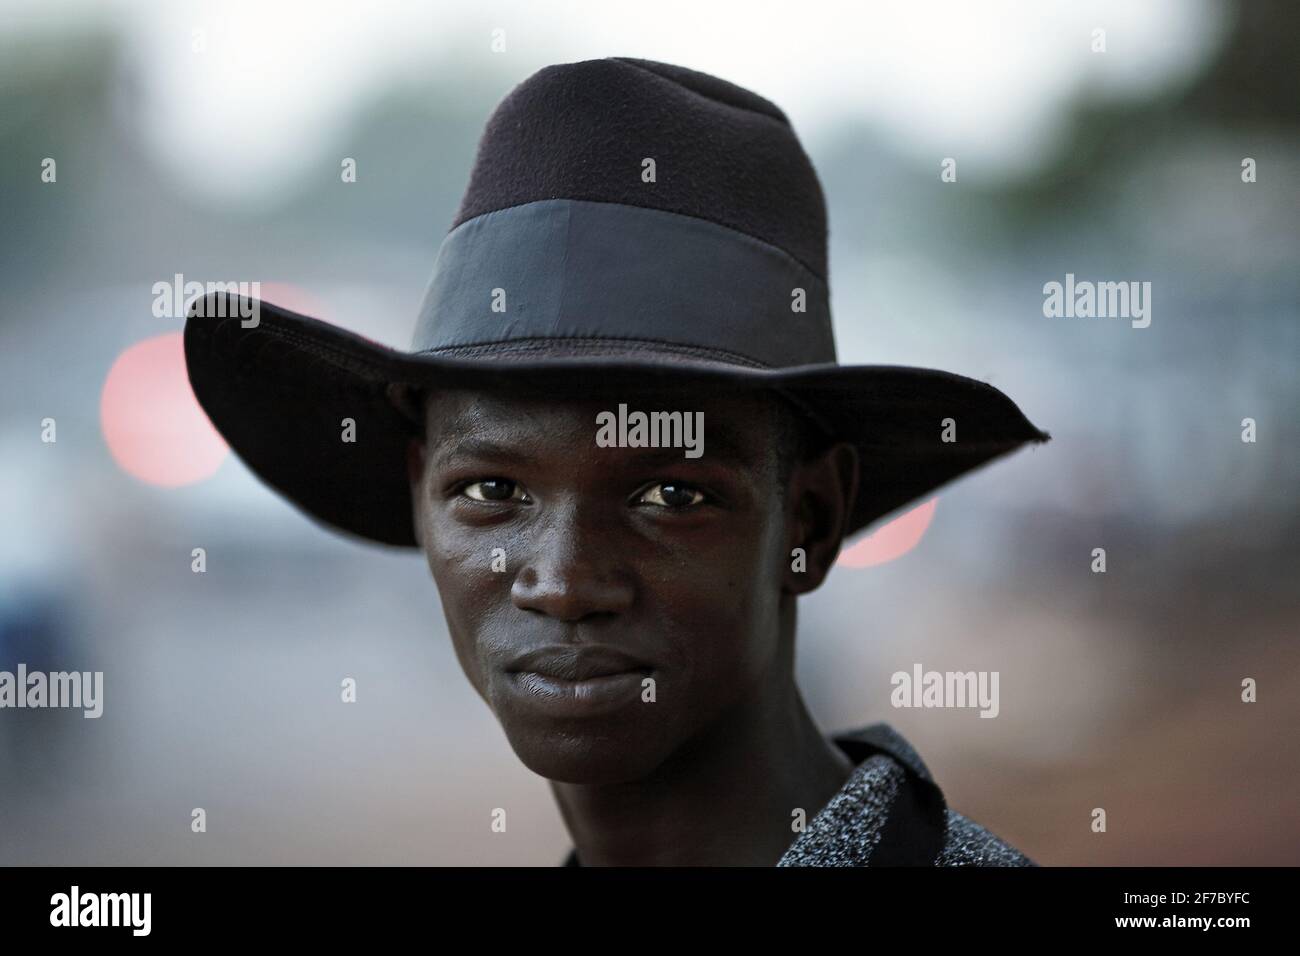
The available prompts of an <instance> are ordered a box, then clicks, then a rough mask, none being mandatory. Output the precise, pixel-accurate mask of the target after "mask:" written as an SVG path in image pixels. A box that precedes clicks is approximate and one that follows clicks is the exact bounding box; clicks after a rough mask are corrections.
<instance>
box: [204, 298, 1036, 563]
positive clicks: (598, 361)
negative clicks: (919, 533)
mask: <svg viewBox="0 0 1300 956" xmlns="http://www.w3.org/2000/svg"><path fill="white" fill-rule="evenodd" d="M199 301H201V302H203V308H202V309H201V312H202V314H201V315H199V314H196V311H199V310H196V309H195V308H194V307H192V308H191V310H190V315H189V317H188V318H187V320H186V323H185V334H184V342H185V362H186V366H187V369H188V373H189V379H190V384H191V386H192V387H193V389H194V394H195V397H196V398H197V399H198V401H199V404H200V405H201V406H202V407H203V409H204V411H205V412H206V413H207V415H208V417H209V418H210V419H211V420H212V423H213V425H215V426H216V428H217V430H218V431H219V432H220V433H221V434H222V436H223V437H224V438H225V439H226V441H227V442H228V443H229V445H230V447H231V448H232V449H233V450H234V451H235V453H236V454H237V455H238V456H239V457H240V458H241V459H242V460H243V461H244V463H245V464H246V465H247V466H248V467H249V469H250V470H252V472H253V473H254V474H256V475H257V476H258V477H259V478H260V479H261V480H262V481H264V482H265V483H266V484H268V485H270V486H271V487H272V488H274V489H275V490H276V491H278V492H280V494H282V495H284V496H285V497H286V498H288V499H289V500H290V501H291V502H293V504H295V505H296V506H297V507H298V508H300V509H302V510H303V511H304V512H306V513H307V514H308V515H310V516H312V517H313V518H315V519H317V520H318V521H320V522H323V523H324V524H325V525H327V526H329V527H331V528H332V529H335V530H339V531H343V532H345V533H348V534H352V535H356V536H358V537H360V538H363V539H365V540H367V541H371V542H378V543H382V544H388V545H395V546H399V547H415V546H416V540H415V534H414V530H413V526H412V510H411V499H410V488H409V485H408V481H407V472H406V447H407V442H408V440H409V438H410V436H411V423H410V420H409V418H408V417H407V416H405V415H404V414H403V413H402V412H401V411H400V410H399V409H398V408H397V407H396V406H395V405H394V404H393V402H392V401H391V400H390V391H389V387H390V386H391V385H393V384H395V383H405V384H409V385H411V386H414V387H417V388H437V387H439V386H441V387H453V386H466V385H477V386H478V387H482V388H487V389H491V388H502V389H505V388H508V387H509V386H510V384H511V383H512V382H514V381H517V380H518V379H519V378H521V377H527V378H534V379H539V380H545V379H547V378H555V377H558V378H559V379H562V380H563V381H565V382H566V383H569V384H577V385H590V386H592V387H597V386H600V385H602V384H605V383H610V382H615V383H618V384H619V385H622V386H629V387H631V386H633V385H635V384H636V383H638V382H643V383H645V384H654V383H659V384H662V383H665V382H671V381H674V380H681V379H690V380H692V381H693V382H695V383H697V384H700V385H705V386H707V385H709V384H710V383H712V384H714V385H717V386H719V387H722V388H729V389H734V388H736V387H753V388H766V389H774V390H778V391H780V392H782V393H784V394H786V395H787V396H788V397H790V398H792V399H794V400H795V401H796V402H798V403H800V404H801V405H803V406H804V407H805V408H807V409H808V410H810V411H812V412H813V413H814V414H815V415H816V416H817V417H818V418H819V420H820V421H821V422H823V423H824V425H825V426H826V427H827V428H828V429H829V430H830V431H831V432H832V433H833V434H834V435H835V436H837V437H839V438H842V439H843V440H845V441H848V442H851V443H852V444H854V445H856V446H857V449H858V452H859V460H860V469H861V470H860V481H859V492H858V495H857V500H856V501H855V502H854V505H853V509H852V513H851V517H850V520H849V524H848V529H847V531H846V537H848V536H850V535H853V534H855V533H857V532H859V531H861V530H863V529H864V528H866V527H867V526H868V525H870V524H871V523H873V522H874V521H876V520H878V519H880V518H882V517H885V516H886V515H889V514H890V513H892V512H894V511H896V510H898V509H900V508H902V507H904V506H906V505H908V504H910V503H913V502H915V501H916V500H917V499H919V498H921V497H922V496H925V495H927V494H930V493H931V492H934V491H935V490H936V489H938V488H940V487H942V486H943V485H946V484H948V483H949V482H951V481H953V480H954V479H955V478H958V477H959V476H961V475H964V474H966V473H968V472H970V471H973V470H974V469H976V468H979V467H980V466H982V465H984V464H987V463H988V462H990V461H992V460H993V459H995V458H998V457H1000V456H1002V455H1005V454H1007V453H1008V452H1011V451H1013V450H1015V449H1017V448H1019V447H1020V446H1022V445H1024V444H1026V443H1038V442H1045V441H1048V440H1049V439H1050V437H1051V436H1050V435H1049V434H1048V433H1046V432H1043V431H1040V430H1039V429H1038V428H1036V427H1034V426H1033V425H1032V424H1030V422H1029V421H1028V419H1026V418H1025V416H1024V415H1023V414H1022V413H1021V411H1020V409H1019V408H1017V407H1016V405H1015V403H1014V402H1012V401H1011V399H1010V398H1008V397H1007V396H1006V395H1005V394H1003V393H1002V392H1001V391H999V390H998V389H996V388H994V387H993V386H991V385H988V384H986V383H984V382H980V381H977V380H975V379H971V378H966V377H964V376H961V375H955V374H953V373H950V372H944V371H939V370H936V369H926V368H915V367H909V366H896V365H837V364H827V365H818V366H803V367H799V368H797V369H766V368H749V367H744V366H737V365H731V364H722V363H719V362H716V361H709V360H706V359H685V360H683V359H682V357H680V356H677V357H673V358H672V360H671V361H668V360H666V359H665V357H664V356H651V355H644V354H642V355H632V354H622V355H620V354H618V353H617V352H613V351H605V352H602V353H599V354H586V355H580V356H572V355H570V356H560V357H556V356H553V355H547V356H535V353H527V352H525V353H511V354H509V355H508V356H500V357H498V358H497V360H493V359H485V358H483V357H464V356H451V355H434V354H428V353H411V352H402V351H399V350H396V349H392V348H389V347H387V346H384V345H381V344H379V343H376V342H372V341H370V340H369V339H366V338H364V337H362V336H360V335H357V334H355V333H353V332H350V331H348V330H346V329H341V328H339V327H337V326H333V325H330V324H328V323H326V322H322V321H320V320H317V319H313V318H310V317H308V316H305V315H300V314H298V313H295V312H291V311H289V310H287V309H283V308H280V307H279V306H276V305H274V304H272V303H270V302H263V301H258V300H252V299H242V300H241V298H240V297H238V296H234V295H231V296H230V297H229V300H228V301H227V302H226V303H219V302H218V300H217V297H215V296H214V295H209V296H207V297H206V298H205V299H203V300H199ZM241 306H242V307H243V308H244V309H245V310H250V309H251V310H252V314H255V315H257V316H258V321H257V324H256V326H255V327H250V328H245V327H243V326H242V325H241V320H240V318H239V317H240V316H241V315H248V314H249V311H243V312H241V311H239V308H240V307H241ZM214 316H216V317H214ZM223 316H224V317H223ZM345 418H351V419H353V420H354V421H355V423H356V427H355V434H356V441H354V442H345V441H342V440H341V439H340V434H341V427H342V424H341V423H342V421H343V419H345ZM945 418H952V419H954V420H955V421H956V422H957V423H958V426H957V427H958V438H959V440H957V441H949V442H945V441H943V440H942V437H941V431H942V426H941V422H942V420H943V419H945Z"/></svg>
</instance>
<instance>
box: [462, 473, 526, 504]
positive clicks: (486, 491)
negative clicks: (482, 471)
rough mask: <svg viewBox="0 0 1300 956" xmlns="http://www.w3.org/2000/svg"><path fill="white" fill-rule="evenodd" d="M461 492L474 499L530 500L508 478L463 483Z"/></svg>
mask: <svg viewBox="0 0 1300 956" xmlns="http://www.w3.org/2000/svg"><path fill="white" fill-rule="evenodd" d="M460 493H461V494H463V495H464V496H465V497H466V498H471V499H473V500H474V501H528V500H530V499H529V497H528V495H527V494H526V493H525V492H524V489H523V488H522V487H521V486H520V485H519V484H518V483H517V482H513V481H510V480H509V479H508V478H484V479H483V480H482V481H471V482H469V483H468V484H465V485H462V486H461V488H460Z"/></svg>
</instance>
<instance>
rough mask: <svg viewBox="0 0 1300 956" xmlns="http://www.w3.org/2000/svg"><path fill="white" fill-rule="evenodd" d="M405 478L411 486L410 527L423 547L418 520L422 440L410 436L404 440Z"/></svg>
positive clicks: (422, 475) (422, 479)
mask: <svg viewBox="0 0 1300 956" xmlns="http://www.w3.org/2000/svg"><path fill="white" fill-rule="evenodd" d="M406 480H407V482H408V484H409V485H410V487H411V527H412V528H414V529H415V540H416V541H417V542H418V543H419V545H420V547H424V540H423V538H422V530H421V529H422V528H423V527H424V525H423V522H422V521H421V520H420V502H421V501H422V500H423V495H422V494H421V491H420V489H421V488H422V487H423V483H424V440H423V439H422V438H415V437H412V438H410V439H408V440H407V442H406Z"/></svg>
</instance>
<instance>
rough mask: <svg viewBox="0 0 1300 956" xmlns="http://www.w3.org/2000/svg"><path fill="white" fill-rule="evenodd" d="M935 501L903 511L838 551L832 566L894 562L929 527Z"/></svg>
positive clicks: (862, 565) (910, 547)
mask: <svg viewBox="0 0 1300 956" xmlns="http://www.w3.org/2000/svg"><path fill="white" fill-rule="evenodd" d="M938 500H939V499H938V498H931V499H930V500H929V501H927V502H925V504H921V505H917V506H916V507H915V508H913V509H912V510H910V511H905V512H904V513H903V514H901V515H899V516H898V517H897V518H895V519H894V520H893V521H890V522H889V523H887V524H884V525H881V527H880V528H878V529H877V530H875V531H873V532H872V533H871V534H869V535H867V536H866V537H865V538H863V539H862V540H861V541H859V542H858V543H857V544H855V545H852V546H851V547H848V548H845V549H844V550H843V551H841V552H840V556H839V558H837V559H836V561H835V563H836V564H837V565H839V566H840V567H845V568H869V567H872V566H874V565H877V564H885V563H887V562H889V561H894V560H897V559H898V558H901V557H902V556H903V555H905V554H907V552H909V551H911V550H912V549H913V548H915V547H916V546H917V545H918V544H919V543H920V541H921V538H922V537H923V536H924V535H925V529H926V528H928V527H930V519H931V518H933V517H934V506H935V504H936V503H937V502H938Z"/></svg>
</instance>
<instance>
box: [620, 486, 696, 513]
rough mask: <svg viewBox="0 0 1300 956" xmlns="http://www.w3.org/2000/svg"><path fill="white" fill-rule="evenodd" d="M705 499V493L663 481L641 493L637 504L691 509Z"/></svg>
mask: <svg viewBox="0 0 1300 956" xmlns="http://www.w3.org/2000/svg"><path fill="white" fill-rule="evenodd" d="M704 498H705V495H704V492H702V491H700V490H699V489H698V488H692V487H691V486H690V485H683V484H680V483H678V482H675V481H661V482H659V483H658V484H655V485H651V486H650V487H649V488H647V489H646V490H645V491H643V492H642V493H641V497H640V498H638V499H637V504H647V505H658V506H659V507H661V508H689V507H691V506H692V505H698V504H699V503H700V502H702V501H703V500H704Z"/></svg>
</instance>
